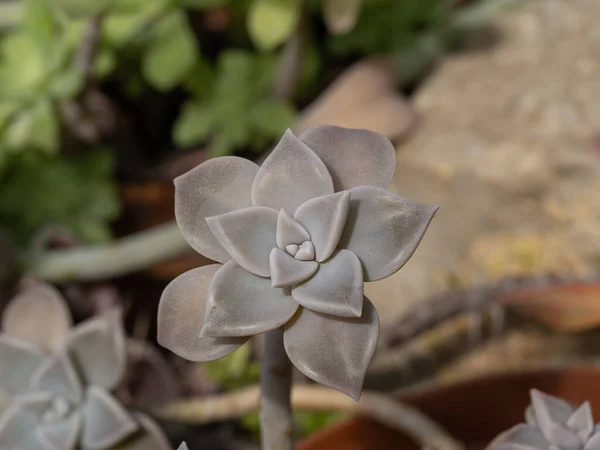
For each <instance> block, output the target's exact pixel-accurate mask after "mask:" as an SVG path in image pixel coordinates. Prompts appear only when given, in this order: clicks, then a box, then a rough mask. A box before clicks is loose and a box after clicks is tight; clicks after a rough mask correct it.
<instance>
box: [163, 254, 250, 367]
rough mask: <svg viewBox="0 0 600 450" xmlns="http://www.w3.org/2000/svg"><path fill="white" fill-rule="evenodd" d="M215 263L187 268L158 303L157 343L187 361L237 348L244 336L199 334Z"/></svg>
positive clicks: (209, 357)
mask: <svg viewBox="0 0 600 450" xmlns="http://www.w3.org/2000/svg"><path fill="white" fill-rule="evenodd" d="M219 268H221V266H220V265H218V264H213V265H210V266H204V267H200V268H198V269H193V270H190V271H189V272H186V273H184V274H182V275H179V276H178V277H177V278H175V279H174V280H173V281H171V283H169V285H168V286H167V288H166V289H165V290H164V292H163V294H162V297H161V299H160V304H159V306H158V342H159V344H160V345H162V346H163V347H165V348H168V349H169V350H171V351H172V352H173V353H175V354H177V355H179V356H181V357H182V358H185V359H188V360H190V361H212V360H214V359H218V358H222V357H223V356H226V355H228V354H229V353H231V352H233V351H234V350H237V349H238V348H239V347H241V346H242V345H243V344H244V342H246V341H247V340H248V338H247V337H241V338H212V337H200V330H201V329H202V324H203V323H204V314H205V310H206V296H207V294H208V287H209V285H210V282H211V280H212V279H213V277H214V276H215V274H216V273H217V271H218V270H219Z"/></svg>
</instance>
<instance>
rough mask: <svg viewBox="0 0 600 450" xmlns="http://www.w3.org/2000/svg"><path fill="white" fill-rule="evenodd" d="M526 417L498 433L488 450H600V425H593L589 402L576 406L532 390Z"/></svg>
mask: <svg viewBox="0 0 600 450" xmlns="http://www.w3.org/2000/svg"><path fill="white" fill-rule="evenodd" d="M525 419H526V423H524V424H519V425H517V426H515V427H513V428H511V429H510V430H508V431H506V432H504V433H502V434H501V435H500V436H498V437H497V438H496V439H495V440H494V441H493V442H492V443H491V444H490V445H489V446H488V450H510V449H515V450H517V449H519V450H534V449H542V450H575V449H588V450H591V449H595V450H600V427H598V426H596V425H595V424H594V419H593V416H592V409H591V406H590V404H589V402H584V403H583V404H582V405H580V406H579V407H575V406H573V405H571V404H570V403H567V402H565V401H564V400H561V399H559V398H556V397H552V396H550V395H547V394H544V393H543V392H540V391H538V390H536V389H533V390H532V391H531V406H530V407H529V408H527V411H526V413H525Z"/></svg>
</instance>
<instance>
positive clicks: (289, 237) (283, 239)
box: [276, 209, 310, 250]
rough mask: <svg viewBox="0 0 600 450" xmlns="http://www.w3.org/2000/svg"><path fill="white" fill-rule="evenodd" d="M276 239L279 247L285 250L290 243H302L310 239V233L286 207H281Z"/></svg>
mask: <svg viewBox="0 0 600 450" xmlns="http://www.w3.org/2000/svg"><path fill="white" fill-rule="evenodd" d="M276 240H277V247H279V248H280V249H281V250H283V249H285V248H286V247H287V246H288V245H290V244H296V245H300V244H302V243H303V242H304V241H308V240H310V234H308V231H306V230H305V229H304V227H303V226H302V225H300V224H299V223H298V221H297V220H296V219H294V218H293V217H292V216H290V215H289V214H288V213H287V212H286V210H285V209H281V210H280V211H279V216H278V217H277V237H276Z"/></svg>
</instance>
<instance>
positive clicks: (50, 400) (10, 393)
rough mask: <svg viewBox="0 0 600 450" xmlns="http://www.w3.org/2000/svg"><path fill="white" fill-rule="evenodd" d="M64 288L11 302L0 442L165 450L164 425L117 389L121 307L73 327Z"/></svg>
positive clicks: (31, 447)
mask: <svg viewBox="0 0 600 450" xmlns="http://www.w3.org/2000/svg"><path fill="white" fill-rule="evenodd" d="M71 325H72V318H71V315H70V313H69V310H68V308H67V306H66V304H65V302H64V300H63V299H62V297H61V296H60V294H59V293H58V292H57V291H56V290H55V289H53V288H52V287H50V286H46V285H34V286H31V287H29V288H27V289H26V290H25V291H23V292H22V293H21V294H19V295H18V296H17V297H15V299H14V300H12V301H11V302H10V303H9V304H8V306H7V307H6V309H5V312H4V315H3V317H2V334H0V394H1V402H2V407H1V410H2V413H1V415H0V448H1V449H7V450H8V449H10V450H75V449H87V450H105V449H113V448H114V449H117V448H118V449H120V450H167V449H169V448H170V446H169V444H168V442H167V440H166V438H165V437H164V435H163V434H162V432H161V430H160V429H159V428H158V426H157V425H156V424H155V423H154V422H153V421H152V420H151V419H150V418H148V417H146V416H144V415H141V414H138V413H133V414H132V413H130V412H129V411H127V410H126V409H125V408H124V407H123V406H122V405H121V404H120V402H119V401H118V400H117V399H115V398H114V397H113V396H112V395H111V393H110V392H111V390H113V389H114V388H115V387H116V386H117V384H118V383H119V382H120V380H121V378H122V375H123V373H124V371H125V363H126V354H125V336H124V333H123V328H122V325H121V314H120V313H119V312H111V313H109V314H106V315H105V316H101V317H98V318H94V319H91V320H88V321H86V322H83V323H82V324H80V325H78V326H76V327H74V328H71Z"/></svg>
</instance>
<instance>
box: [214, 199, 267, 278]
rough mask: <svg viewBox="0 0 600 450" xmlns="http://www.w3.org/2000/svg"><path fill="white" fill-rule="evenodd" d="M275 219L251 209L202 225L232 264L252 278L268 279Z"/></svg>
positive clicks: (258, 210)
mask: <svg viewBox="0 0 600 450" xmlns="http://www.w3.org/2000/svg"><path fill="white" fill-rule="evenodd" d="M277 216H278V214H277V211H276V210H274V209H271V208H264V207H256V206H255V207H251V208H244V209H240V210H237V211H232V212H230V213H227V214H222V215H220V216H215V217H208V218H207V219H206V221H207V223H208V226H209V227H210V229H211V231H212V232H213V234H214V235H215V236H216V238H217V240H218V241H219V242H220V243H221V245H222V246H223V248H225V250H227V252H228V253H229V254H230V255H231V257H232V258H233V259H234V260H235V262H237V263H238V264H239V265H240V266H242V267H243V268H244V269H246V270H247V271H248V272H251V273H253V274H254V275H258V276H259V277H269V276H271V271H270V270H269V254H270V253H271V250H272V249H273V248H274V247H276V246H277V242H276V240H275V233H276V231H277Z"/></svg>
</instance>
